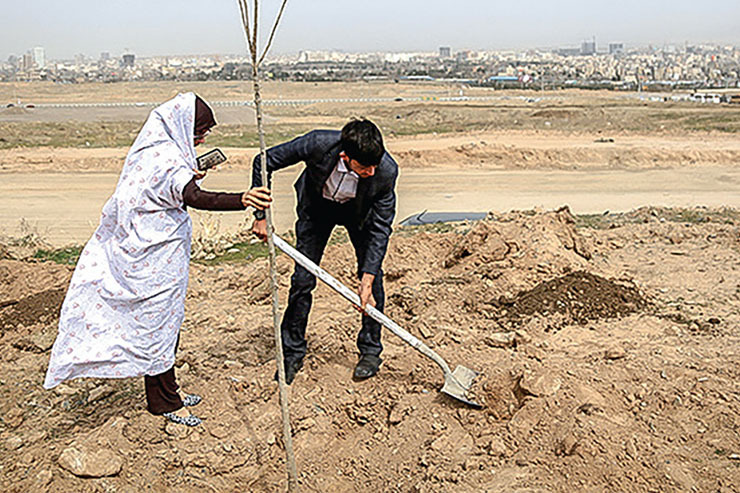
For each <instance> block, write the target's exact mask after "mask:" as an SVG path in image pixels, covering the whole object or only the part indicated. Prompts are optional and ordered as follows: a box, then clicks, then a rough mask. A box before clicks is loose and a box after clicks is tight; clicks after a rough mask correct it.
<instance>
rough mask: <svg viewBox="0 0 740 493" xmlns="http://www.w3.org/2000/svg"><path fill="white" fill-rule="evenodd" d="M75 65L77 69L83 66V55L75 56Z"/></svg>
mask: <svg viewBox="0 0 740 493" xmlns="http://www.w3.org/2000/svg"><path fill="white" fill-rule="evenodd" d="M75 65H77V66H78V67H81V66H83V65H85V55H83V54H82V53H78V54H77V55H75Z"/></svg>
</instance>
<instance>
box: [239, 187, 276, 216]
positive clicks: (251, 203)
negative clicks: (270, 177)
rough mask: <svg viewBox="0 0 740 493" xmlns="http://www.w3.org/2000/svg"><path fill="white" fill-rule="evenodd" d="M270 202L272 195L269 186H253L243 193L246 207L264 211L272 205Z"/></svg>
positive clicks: (243, 201) (243, 202)
mask: <svg viewBox="0 0 740 493" xmlns="http://www.w3.org/2000/svg"><path fill="white" fill-rule="evenodd" d="M270 202H272V196H271V195H270V189H268V188H267V187H257V188H252V189H250V190H249V191H247V192H244V193H243V194H242V204H243V205H244V207H254V208H255V209H257V210H260V211H263V210H265V209H267V208H268V207H270Z"/></svg>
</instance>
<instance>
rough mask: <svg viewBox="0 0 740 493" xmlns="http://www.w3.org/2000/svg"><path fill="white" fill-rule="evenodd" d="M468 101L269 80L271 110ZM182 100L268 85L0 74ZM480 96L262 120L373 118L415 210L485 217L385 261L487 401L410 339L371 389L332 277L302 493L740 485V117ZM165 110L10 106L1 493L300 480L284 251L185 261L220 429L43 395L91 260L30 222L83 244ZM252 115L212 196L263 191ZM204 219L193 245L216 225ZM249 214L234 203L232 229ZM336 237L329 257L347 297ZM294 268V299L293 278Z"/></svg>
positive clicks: (395, 89) (261, 487) (229, 95)
mask: <svg viewBox="0 0 740 493" xmlns="http://www.w3.org/2000/svg"><path fill="white" fill-rule="evenodd" d="M459 89H460V88H459V87H455V86H433V85H404V84H367V83H357V84H267V85H266V88H265V95H264V97H265V98H268V99H278V98H284V99H310V98H327V97H329V98H349V97H396V96H398V95H400V96H401V97H402V98H411V97H415V96H424V97H426V96H428V95H430V94H431V95H436V96H440V97H441V96H447V95H457V94H458V91H459ZM178 90H196V91H197V92H198V93H200V94H201V95H203V96H204V97H206V99H209V100H214V101H215V100H224V101H226V100H236V99H249V97H250V94H249V90H250V87H249V85H248V84H245V83H233V84H232V83H202V84H201V83H196V84H173V83H162V84H158V83H155V84H112V85H102V84H101V85H98V84H90V85H84V86H72V85H70V86H55V85H51V84H0V95H1V96H0V99H2V98H6V99H8V100H15V98H17V97H19V98H21V99H22V100H23V101H25V102H35V103H51V102H60V101H65V102H104V103H105V102H142V101H160V100H164V99H167V98H168V97H170V96H171V95H173V94H174V93H175V92H177V91H178ZM465 91H466V94H468V95H478V96H480V95H494V96H496V98H497V99H495V100H490V101H486V102H475V103H473V102H470V103H468V102H461V103H454V104H447V103H445V104H441V103H436V102H434V101H429V102H424V103H418V102H409V101H401V102H398V103H395V102H394V104H392V105H388V104H385V105H373V104H364V105H363V104H359V103H358V104H354V103H352V104H349V103H348V104H344V105H329V104H315V105H306V106H300V107H274V108H271V109H270V111H269V116H270V118H271V120H270V123H271V125H270V131H271V132H272V133H270V135H269V136H268V138H269V139H270V142H273V143H274V142H277V141H280V140H282V139H284V138H286V136H290V135H295V134H297V133H300V132H302V131H305V130H306V129H308V128H312V127H314V126H321V127H337V126H340V125H341V124H342V122H343V121H345V120H346V119H347V118H348V117H351V116H356V115H365V116H368V117H371V118H373V119H374V120H376V121H378V122H379V124H380V125H381V127H382V128H383V130H384V133H385V135H386V142H387V144H388V147H389V149H390V150H391V152H392V153H393V155H394V156H395V157H396V158H397V160H398V161H399V163H400V166H401V176H400V179H399V184H398V193H399V208H398V209H399V212H398V219H402V218H404V217H405V216H407V215H410V214H412V213H416V212H420V211H421V210H424V209H429V210H432V211H493V212H491V213H490V214H489V216H488V219H487V220H486V221H482V222H479V223H475V224H457V225H447V226H436V227H430V228H425V229H415V228H397V229H396V232H395V233H394V235H393V237H392V239H391V246H390V249H389V254H388V256H387V259H386V262H385V264H384V270H385V272H386V280H387V281H386V292H387V307H388V308H387V313H388V314H389V315H390V316H391V318H393V319H394V320H396V321H397V322H398V323H400V324H401V325H402V326H404V327H405V328H407V329H408V330H410V331H411V332H412V333H413V334H414V335H416V336H417V337H419V338H421V339H422V340H423V341H424V342H425V343H427V344H429V345H430V346H431V347H432V348H434V349H435V350H436V351H438V352H439V353H440V354H441V355H442V356H443V357H444V358H446V359H447V361H448V362H449V363H450V364H451V365H452V366H453V367H454V365H457V364H462V365H464V366H467V367H469V368H472V369H475V370H477V371H480V372H481V375H480V377H479V378H478V379H477V380H476V384H475V386H474V388H473V394H474V397H475V398H476V399H477V400H479V401H480V402H481V403H482V404H483V405H484V408H483V409H482V410H474V409H470V408H467V407H465V406H464V405H461V404H459V403H456V402H453V401H451V400H450V399H449V398H447V397H446V396H444V395H442V394H440V393H439V392H438V391H439V389H440V388H441V385H442V381H443V379H442V375H441V372H440V371H439V369H438V368H437V367H436V366H435V365H434V364H433V363H431V362H430V361H428V360H426V359H425V358H424V357H423V356H421V355H419V354H418V353H416V352H414V351H413V350H412V349H410V348H409V347H408V346H406V345H405V344H404V343H402V342H401V341H400V340H399V339H397V338H394V336H393V335H391V334H390V333H386V335H384V344H385V350H384V353H383V358H384V363H383V367H382V370H381V372H380V374H379V375H378V376H377V377H376V378H374V379H371V380H369V381H366V382H353V381H352V380H351V378H350V375H351V371H352V368H353V366H354V364H355V362H356V355H355V352H356V349H355V345H354V338H355V335H356V330H357V326H358V322H359V320H358V315H357V314H356V312H354V311H353V310H352V309H351V308H350V307H349V306H347V305H346V304H344V302H343V301H342V300H341V299H340V298H339V297H338V296H337V295H335V294H334V293H333V292H331V291H330V290H328V289H327V288H326V287H324V286H320V287H319V288H318V289H317V292H316V295H315V297H314V302H315V304H314V309H313V311H312V313H311V319H310V326H309V330H308V337H309V356H308V358H307V360H306V365H305V367H304V369H303V370H302V372H301V373H300V374H299V375H298V377H297V379H296V381H295V383H294V384H293V386H292V387H291V390H290V405H291V412H292V423H293V432H294V443H295V448H296V456H297V462H298V469H299V471H300V475H301V479H300V481H301V485H302V487H303V489H304V491H397V492H407V491H418V492H438V491H450V492H452V491H455V492H458V491H463V492H467V491H470V492H473V491H489V492H507V493H508V492H518V493H525V492H526V493H531V492H550V491H552V492H573V491H585V492H594V493H595V492H622V491H634V492H655V493H658V492H660V493H663V492H671V493H672V492H676V493H677V492H692V491H695V492H705V491H706V492H719V493H730V492H736V491H740V490H739V489H738V487H737V485H738V484H740V385H739V384H738V382H739V381H740V370H739V367H738V365H737V361H738V359H740V354H739V351H740V272H739V270H740V213H739V212H738V209H740V198H739V197H740V167H739V166H738V164H740V139H737V137H736V135H737V132H738V131H740V124H738V122H740V119H738V118H737V116H738V109H736V108H730V107H719V106H717V107H713V106H695V105H693V106H692V105H688V104H653V103H647V102H643V101H641V100H639V98H638V97H637V96H636V95H628V94H614V93H604V92H581V91H568V92H559V93H542V94H536V96H537V98H533V96H535V94H534V93H532V92H528V93H520V92H515V91H512V92H506V93H501V92H492V91H487V90H478V89H465ZM39 110H40V108H39ZM146 111H147V110H146V109H142V108H141V107H131V108H128V109H125V110H122V111H117V112H116V111H110V110H108V109H100V110H95V111H82V112H81V111H78V110H69V109H61V110H58V111H49V112H47V113H45V112H42V111H38V112H35V111H28V112H23V111H14V112H2V113H0V132H2V136H0V240H2V239H3V238H6V239H7V237H8V236H21V237H23V238H20V240H19V241H16V242H13V241H10V242H9V243H7V244H4V243H3V242H2V241H0V344H2V347H3V351H2V353H0V451H1V452H0V484H2V485H3V486H2V488H0V489H2V490H3V491H13V492H26V491H54V492H56V491H80V492H111V491H123V492H128V491H155V492H160V491H161V492H164V491H185V492H189V491H193V492H196V491H197V492H203V491H217V492H221V491H224V492H231V491H234V492H237V491H238V492H242V491H257V492H259V491H265V492H267V491H283V490H285V488H286V485H287V481H286V473H285V469H284V451H283V449H282V445H281V442H282V440H281V425H280V413H279V408H278V404H277V390H276V384H275V382H274V381H273V378H272V375H273V372H274V368H275V362H274V359H273V354H274V345H273V340H272V328H271V307H270V300H269V289H268V285H267V282H266V268H267V267H266V265H267V263H266V261H265V260H264V259H262V260H257V261H252V262H246V261H241V262H234V263H228V262H223V261H221V262H220V263H219V262H218V259H216V261H215V263H214V265H208V266H206V265H203V264H200V263H194V264H193V265H192V266H191V270H190V285H189V292H188V298H187V310H186V320H185V323H184V325H183V328H182V340H181V346H180V351H179V354H178V360H177V363H176V366H177V368H178V369H177V372H178V375H179V380H180V382H181V383H182V384H183V386H184V388H185V389H186V390H188V391H193V392H197V393H199V394H201V395H203V397H204V401H203V402H202V403H201V404H199V405H198V407H197V408H195V409H194V411H195V412H196V413H197V414H198V415H200V416H201V417H203V418H204V425H203V426H201V427H198V428H196V429H183V428H179V427H177V426H174V425H169V426H165V422H164V420H163V419H162V418H158V417H153V416H151V415H149V414H148V413H147V412H146V410H145V403H144V397H143V382H141V381H140V379H128V380H120V381H117V380H107V381H104V380H80V381H74V382H70V383H66V384H63V385H61V386H60V387H58V388H57V389H55V390H54V391H45V390H43V389H42V387H41V382H42V380H43V376H44V373H45V371H46V365H47V363H48V358H49V350H50V348H51V344H52V343H53V341H54V338H55V336H56V325H57V320H58V311H59V307H60V304H61V302H62V300H63V298H64V294H65V292H66V287H67V284H68V282H69V279H70V276H71V274H72V267H71V266H68V265H59V264H56V263H52V262H39V261H33V260H31V259H29V258H28V257H29V256H30V255H32V254H33V253H34V251H35V249H36V248H38V245H39V243H38V238H37V237H36V236H34V235H32V234H30V235H29V228H28V226H27V225H26V226H24V227H25V228H26V229H24V230H23V231H17V230H16V228H17V227H18V225H19V222H20V221H21V219H24V220H25V221H26V222H27V223H30V224H31V228H30V230H31V231H32V232H33V231H34V230H35V231H36V232H37V233H40V234H41V236H42V237H44V239H45V240H46V241H47V242H50V243H51V244H52V245H53V246H61V245H69V244H72V243H81V242H84V241H85V240H86V239H87V237H89V235H90V233H91V232H92V230H93V228H94V227H95V226H96V224H97V221H98V215H99V212H100V209H101V207H102V205H103V203H104V201H105V200H106V199H107V197H108V196H109V194H110V192H111V191H112V189H113V187H114V186H115V182H116V180H117V174H118V170H119V169H120V166H121V164H122V161H123V159H124V157H125V154H126V151H127V148H126V145H128V142H130V140H131V139H132V138H133V137H132V136H135V134H136V131H137V129H138V128H139V127H140V125H141V119H142V118H143V117H144V115H145V114H146ZM218 117H219V114H218V113H217V118H218ZM250 118H251V117H250V115H249V113H248V112H244V111H233V112H232V111H224V112H223V113H222V115H221V122H222V123H223V125H221V126H220V127H218V130H217V132H216V133H215V134H214V136H213V138H212V140H209V144H210V145H218V146H220V147H223V148H224V150H225V151H226V154H227V155H228V156H229V158H230V159H229V164H228V165H226V166H224V167H223V168H222V169H220V170H218V171H217V172H215V173H213V174H211V175H210V176H209V177H208V178H207V181H206V187H207V188H211V189H222V190H238V189H240V188H242V186H241V185H240V184H242V183H243V184H245V185H246V183H247V176H248V174H249V163H250V160H251V157H252V156H253V155H254V152H255V149H254V148H252V147H249V145H250V144H249V142H253V140H250V139H253V138H254V129H253V128H252V125H251V120H250ZM50 143H51V144H50ZM52 144H53V146H52ZM298 171H299V170H298V169H296V170H290V171H288V170H286V171H283V172H281V173H279V174H278V175H277V177H276V182H275V197H276V201H277V204H278V205H277V207H276V217H277V225H278V230H279V231H286V230H288V229H289V228H291V227H292V223H293V220H294V219H293V209H294V198H293V195H294V193H293V190H292V188H291V187H292V183H293V181H294V179H295V176H296V173H297V172H298ZM565 204H567V205H569V206H570V210H569V209H561V208H560V207H561V206H563V205H565ZM643 206H646V207H643ZM657 206H670V207H674V209H664V208H661V207H657ZM706 206H710V207H709V208H708V207H706ZM721 206H727V207H721ZM675 207H687V208H686V209H675ZM728 207H729V208H728ZM533 208H535V209H534V210H533ZM512 209H515V210H516V209H519V210H522V211H526V212H517V211H513V212H507V211H511V210H512ZM633 209H634V210H633ZM630 210H632V211H631V212H625V213H619V211H622V212H624V211H630ZM571 211H572V213H573V214H586V213H594V214H595V215H594V216H590V217H583V216H581V217H578V218H574V216H573V215H572V214H571ZM607 211H611V212H607ZM193 215H194V216H196V217H195V219H194V221H195V223H196V229H197V224H198V222H199V218H200V219H203V220H204V221H206V222H209V224H211V222H212V217H211V216H198V215H197V214H196V213H193ZM244 219H245V215H243V214H231V215H222V217H221V219H220V221H221V228H220V233H229V234H230V233H233V232H235V231H238V230H240V229H242V230H243V228H244V225H243V223H242V221H243V220H244ZM576 225H578V226H576ZM212 234H213V233H212ZM338 238H339V243H338V244H333V245H332V246H330V247H329V248H328V250H327V254H326V256H325V260H324V262H323V264H322V265H323V266H324V267H325V268H326V269H327V270H329V271H330V272H331V273H332V274H334V275H335V276H337V277H338V278H339V279H341V280H342V281H343V282H346V283H347V284H349V285H352V286H354V284H355V281H354V274H353V272H354V260H353V258H352V254H351V248H350V247H349V246H348V245H347V244H346V243H342V241H341V235H338ZM21 240H22V241H21ZM18 258H20V259H21V260H18ZM278 260H279V261H278V267H279V271H280V299H281V303H284V302H285V299H286V296H287V289H288V283H289V277H290V272H291V269H292V263H291V261H290V260H289V259H288V258H286V257H285V256H284V255H283V256H281V257H280V258H279V259H278Z"/></svg>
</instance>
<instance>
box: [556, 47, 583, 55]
mask: <svg viewBox="0 0 740 493" xmlns="http://www.w3.org/2000/svg"><path fill="white" fill-rule="evenodd" d="M580 54H581V49H580V48H560V49H559V50H558V55H561V56H578V55H580Z"/></svg>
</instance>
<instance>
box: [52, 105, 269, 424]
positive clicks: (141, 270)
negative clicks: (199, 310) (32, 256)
mask: <svg viewBox="0 0 740 493" xmlns="http://www.w3.org/2000/svg"><path fill="white" fill-rule="evenodd" d="M215 125H216V121H215V119H214V117H213V112H212V111H211V109H210V108H209V107H208V105H207V104H206V103H205V102H204V101H203V100H202V99H200V98H199V97H198V96H196V95H195V94H193V93H187V94H180V95H178V96H177V97H175V98H174V99H172V100H170V101H168V102H166V103H164V104H162V105H161V106H159V107H157V108H155V109H154V110H153V111H152V112H151V114H150V115H149V118H148V120H147V121H146V123H145V124H144V127H143V128H142V129H141V131H140V132H139V135H138V137H137V138H136V141H135V142H134V145H133V146H132V147H131V150H130V151H129V153H128V156H127V157H126V162H125V164H124V165H123V169H122V171H121V176H120V178H119V180H118V185H117V186H116V190H115V192H113V196H112V197H111V198H110V199H109V200H108V202H107V203H106V204H105V206H104V207H103V212H102V214H101V217H100V225H99V226H98V228H97V229H96V230H95V233H94V235H93V236H92V238H91V239H90V241H89V242H88V243H87V245H85V248H84V250H83V251H82V254H81V255H80V259H79V261H78V262H77V267H76V269H75V272H74V275H73V276H72V280H71V282H70V285H69V290H68V291H67V296H66V298H65V300H64V304H63V305H62V310H61V314H60V318H59V333H58V334H57V338H56V341H55V343H54V347H53V349H52V353H51V360H50V361H49V369H48V371H47V373H46V380H45V382H44V387H45V388H47V389H50V388H53V387H55V386H56V385H58V384H59V383H61V382H63V381H65V380H70V379H73V378H79V377H100V378H124V377H136V376H141V375H144V376H145V388H146V396H147V407H148V409H149V411H150V412H151V413H153V414H163V415H165V416H166V417H167V418H168V419H169V420H170V421H173V422H176V423H180V424H186V425H189V426H195V425H197V424H199V423H200V419H198V418H197V417H196V416H194V415H192V414H190V413H189V412H187V410H185V409H184V407H189V406H191V405H195V404H197V403H198V402H200V400H201V399H200V397H198V396H195V395H189V396H181V395H180V393H179V392H178V385H177V383H176V381H175V372H174V363H175V351H176V349H177V343H178V338H179V331H180V325H181V324H182V321H183V318H184V311H185V293H186V290H187V285H188V264H189V262H190V240H191V234H192V223H191V220H190V215H189V214H188V212H187V210H186V206H190V207H195V208H198V209H208V210H243V209H245V208H246V207H248V206H253V207H255V208H257V209H264V208H266V207H269V202H270V200H271V199H270V195H269V191H268V190H267V189H266V188H260V189H252V190H250V191H249V192H245V193H211V192H205V191H203V190H201V189H200V188H199V186H198V183H197V180H199V179H200V178H202V177H203V176H204V173H199V172H198V171H197V169H196V154H195V146H196V145H198V144H201V143H203V142H204V141H205V137H206V135H207V134H208V133H210V130H211V128H212V127H213V126H215Z"/></svg>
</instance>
